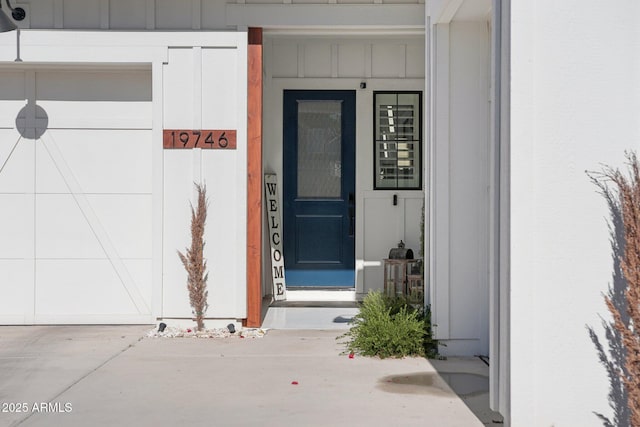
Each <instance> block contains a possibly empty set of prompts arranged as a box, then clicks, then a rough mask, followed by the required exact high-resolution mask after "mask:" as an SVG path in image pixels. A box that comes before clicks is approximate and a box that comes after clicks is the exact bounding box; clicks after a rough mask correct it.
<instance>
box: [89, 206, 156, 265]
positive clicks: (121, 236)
mask: <svg viewBox="0 0 640 427" xmlns="http://www.w3.org/2000/svg"><path fill="white" fill-rule="evenodd" d="M87 200H89V204H90V205H91V207H92V209H93V211H94V212H95V214H96V217H97V218H98V220H99V221H100V223H101V225H102V227H103V228H104V230H105V232H106V234H107V235H108V236H109V239H110V240H111V243H113V245H114V247H115V249H116V252H117V253H118V255H119V256H120V257H122V258H151V257H152V245H151V241H152V232H153V229H152V224H151V218H152V216H153V211H152V198H151V195H145V196H141V195H125V194H109V195H105V194H102V195H87Z"/></svg>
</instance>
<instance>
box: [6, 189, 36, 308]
mask: <svg viewBox="0 0 640 427" xmlns="http://www.w3.org/2000/svg"><path fill="white" fill-rule="evenodd" d="M32 220H33V195H25V194H0V259H2V258H14V259H15V258H30V257H31V258H33V222H32ZM0 295H3V294H1V293H0ZM0 299H1V298H0ZM0 312H1V311H0Z"/></svg>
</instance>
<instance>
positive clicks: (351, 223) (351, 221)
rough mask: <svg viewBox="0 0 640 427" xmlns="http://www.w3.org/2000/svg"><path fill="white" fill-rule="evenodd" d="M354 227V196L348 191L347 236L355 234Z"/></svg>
mask: <svg viewBox="0 0 640 427" xmlns="http://www.w3.org/2000/svg"><path fill="white" fill-rule="evenodd" d="M355 228H356V198H355V196H354V195H353V193H349V237H353V236H354V235H355V231H356V230H355Z"/></svg>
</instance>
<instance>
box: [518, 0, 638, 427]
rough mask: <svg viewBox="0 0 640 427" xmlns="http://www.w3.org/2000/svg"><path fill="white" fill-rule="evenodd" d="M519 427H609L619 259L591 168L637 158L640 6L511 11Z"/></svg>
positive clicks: (540, 5)
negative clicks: (609, 364)
mask: <svg viewBox="0 0 640 427" xmlns="http://www.w3.org/2000/svg"><path fill="white" fill-rule="evenodd" d="M510 3H511V22H510V27H511V132H510V139H511V141H510V150H511V165H510V169H511V249H510V251H511V304H510V312H511V425H513V426H524V427H526V426H551V425H555V426H601V425H602V422H601V421H599V420H598V418H596V416H595V415H594V413H593V412H594V411H595V412H602V413H604V414H606V415H609V414H610V413H611V411H610V410H609V408H608V401H607V392H608V389H609V384H608V381H607V379H606V376H605V370H604V367H603V366H601V365H600V364H599V363H598V357H597V353H596V349H595V347H594V345H593V343H592V342H591V340H590V338H589V336H588V334H587V330H586V328H585V326H586V325H591V326H594V327H595V329H596V332H597V333H598V335H599V337H600V340H601V341H603V342H606V341H607V340H606V338H605V337H604V333H603V331H602V328H601V327H600V318H599V316H603V317H604V318H605V319H609V315H608V314H607V309H606V307H605V304H604V301H603V298H602V293H603V292H605V291H606V290H607V286H608V285H609V284H610V283H611V281H612V253H611V248H610V245H609V240H608V238H609V236H608V230H607V224H606V220H607V217H608V211H607V207H606V204H605V201H604V199H603V197H602V196H600V195H599V194H598V193H597V190H596V187H595V186H594V185H593V184H591V183H590V181H589V179H588V177H587V175H586V174H585V170H598V169H599V168H600V167H601V165H603V164H605V165H611V166H614V167H624V155H623V153H624V150H630V149H634V150H637V149H638V148H639V143H640V126H639V125H638V123H639V121H638V118H639V117H640V72H639V71H640V55H639V54H638V52H640V27H639V26H638V17H639V16H640V4H638V2H636V1H633V0H627V1H618V2H615V4H613V3H610V2H599V1H591V0H590V1H584V0H567V1H562V2H558V1H550V0H542V1H536V2H531V1H529V0H512V1H511V2H510Z"/></svg>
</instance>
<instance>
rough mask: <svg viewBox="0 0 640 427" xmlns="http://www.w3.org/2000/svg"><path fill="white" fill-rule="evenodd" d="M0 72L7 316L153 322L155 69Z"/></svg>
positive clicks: (0, 290)
mask: <svg viewBox="0 0 640 427" xmlns="http://www.w3.org/2000/svg"><path fill="white" fill-rule="evenodd" d="M0 78H2V85H1V86H0V323H7V324H30V323H148V322H150V321H152V320H153V319H152V316H151V310H150V308H149V307H151V295H152V280H151V278H152V241H153V236H152V224H151V218H152V216H153V215H152V214H153V212H152V209H153V207H152V205H153V203H152V133H151V126H152V97H151V72H150V70H102V71H91V70H48V71H46V70H37V71H19V72H0ZM30 87H35V98H33V97H32V98H30V99H29V103H30V104H31V105H33V103H35V106H36V108H35V109H24V110H23V108H24V107H25V105H27V101H26V98H27V96H28V95H29V96H33V91H28V90H26V88H30ZM21 110H23V112H22V113H21V115H20V117H21V118H20V120H18V122H17V121H16V118H17V117H18V113H19V112H20V111H21ZM34 112H35V116H34V115H33V113H34ZM17 125H19V126H21V127H22V128H23V129H22V130H21V131H22V133H25V131H26V134H27V135H31V136H32V135H34V134H36V135H38V136H37V137H38V139H37V140H34V139H26V138H23V137H21V136H20V133H19V132H18V130H17V129H16V126H17ZM45 126H46V127H45ZM45 129H46V130H45ZM7 159H8V160H7Z"/></svg>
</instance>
